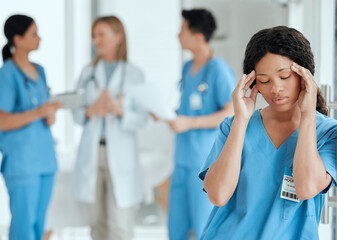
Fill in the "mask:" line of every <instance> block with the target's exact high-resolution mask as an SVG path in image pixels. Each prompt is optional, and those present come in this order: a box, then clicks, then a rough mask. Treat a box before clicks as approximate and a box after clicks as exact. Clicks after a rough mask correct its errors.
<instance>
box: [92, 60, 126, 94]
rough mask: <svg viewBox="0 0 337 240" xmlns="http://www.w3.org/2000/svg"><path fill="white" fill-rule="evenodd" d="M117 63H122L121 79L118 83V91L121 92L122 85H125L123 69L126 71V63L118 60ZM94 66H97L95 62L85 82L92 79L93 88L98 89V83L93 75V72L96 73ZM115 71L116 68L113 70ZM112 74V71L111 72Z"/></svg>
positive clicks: (122, 89)
mask: <svg viewBox="0 0 337 240" xmlns="http://www.w3.org/2000/svg"><path fill="white" fill-rule="evenodd" d="M118 64H122V78H121V81H120V83H119V92H123V91H124V85H125V75H126V73H125V71H126V63H125V62H124V63H122V62H119V63H118ZM96 67H97V64H95V65H93V69H92V71H91V75H90V78H89V81H88V82H87V84H88V83H89V82H90V81H93V82H94V84H95V88H96V89H98V88H99V85H98V80H97V79H96V77H95V73H96ZM115 71H116V70H115ZM113 74H114V73H113Z"/></svg>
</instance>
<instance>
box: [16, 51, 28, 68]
mask: <svg viewBox="0 0 337 240" xmlns="http://www.w3.org/2000/svg"><path fill="white" fill-rule="evenodd" d="M28 54H29V52H27V51H23V50H20V49H17V50H16V51H15V53H14V54H13V56H12V60H13V61H14V62H15V63H16V64H17V65H18V66H26V65H29V64H31V62H30V61H29V58H28Z"/></svg>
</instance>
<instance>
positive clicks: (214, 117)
mask: <svg viewBox="0 0 337 240" xmlns="http://www.w3.org/2000/svg"><path fill="white" fill-rule="evenodd" d="M233 115H234V110H233V104H232V102H229V103H228V104H226V106H225V107H224V108H223V109H221V110H220V111H217V112H215V113H213V114H209V115H205V116H197V117H193V119H192V129H209V128H217V127H218V126H219V124H220V123H221V122H222V121H223V120H224V119H225V118H226V117H230V116H233Z"/></svg>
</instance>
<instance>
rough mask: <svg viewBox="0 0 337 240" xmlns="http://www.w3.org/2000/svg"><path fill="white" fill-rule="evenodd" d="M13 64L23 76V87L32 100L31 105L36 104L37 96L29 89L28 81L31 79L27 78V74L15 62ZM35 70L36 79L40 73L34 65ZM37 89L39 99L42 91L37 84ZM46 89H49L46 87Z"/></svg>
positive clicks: (37, 102)
mask: <svg viewBox="0 0 337 240" xmlns="http://www.w3.org/2000/svg"><path fill="white" fill-rule="evenodd" d="M14 64H15V63H14ZM15 66H16V68H17V69H18V71H19V73H20V74H21V76H22V77H23V80H24V85H25V88H26V90H27V92H28V94H29V97H30V99H31V101H32V103H33V105H34V106H38V104H39V101H38V99H37V97H36V96H34V94H33V92H32V90H31V89H30V86H29V81H31V80H29V78H28V76H27V75H26V74H25V73H24V72H23V71H22V70H21V69H20V68H19V67H18V66H17V65H16V64H15ZM36 71H37V79H39V76H42V74H41V73H40V70H39V68H37V67H36ZM37 89H38V91H39V94H40V96H41V99H42V98H43V93H42V91H41V89H40V87H39V86H37ZM47 91H49V89H47Z"/></svg>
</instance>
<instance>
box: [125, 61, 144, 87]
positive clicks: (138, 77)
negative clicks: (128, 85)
mask: <svg viewBox="0 0 337 240" xmlns="http://www.w3.org/2000/svg"><path fill="white" fill-rule="evenodd" d="M121 62H122V64H123V65H122V71H124V70H123V68H125V75H126V79H127V81H129V82H132V83H143V82H144V81H145V80H144V73H143V71H142V70H141V69H140V68H139V67H138V66H136V65H134V64H132V63H129V62H125V61H121Z"/></svg>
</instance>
